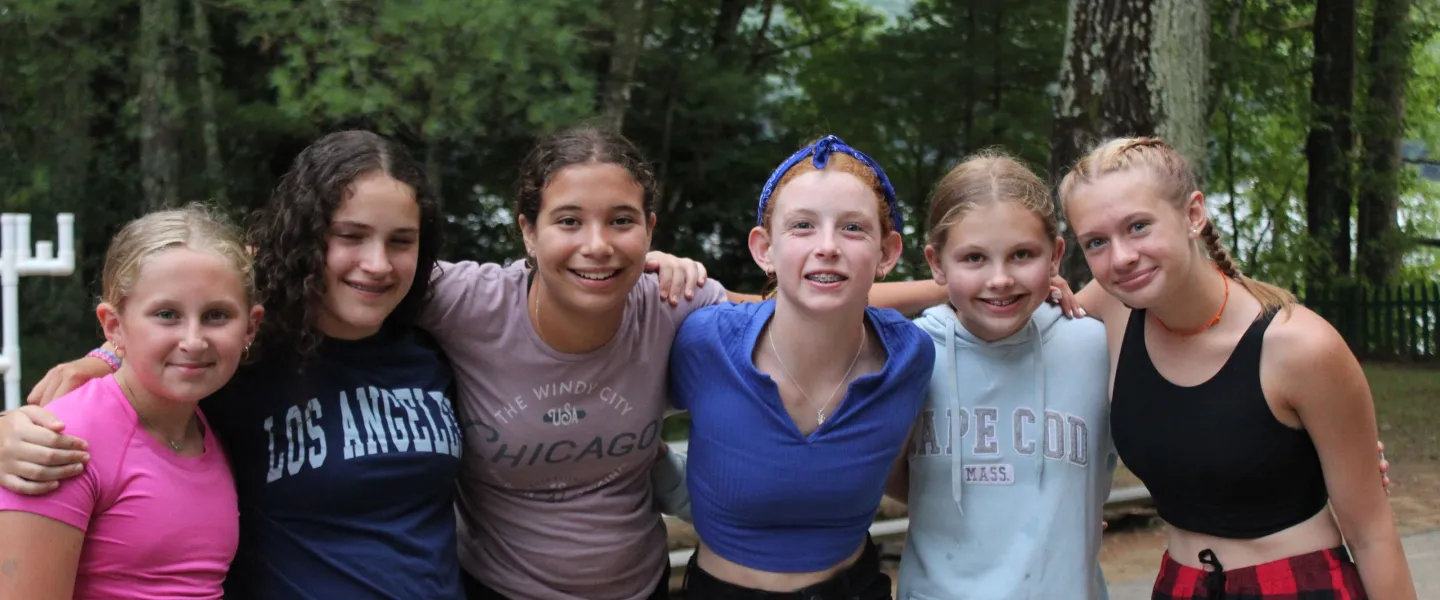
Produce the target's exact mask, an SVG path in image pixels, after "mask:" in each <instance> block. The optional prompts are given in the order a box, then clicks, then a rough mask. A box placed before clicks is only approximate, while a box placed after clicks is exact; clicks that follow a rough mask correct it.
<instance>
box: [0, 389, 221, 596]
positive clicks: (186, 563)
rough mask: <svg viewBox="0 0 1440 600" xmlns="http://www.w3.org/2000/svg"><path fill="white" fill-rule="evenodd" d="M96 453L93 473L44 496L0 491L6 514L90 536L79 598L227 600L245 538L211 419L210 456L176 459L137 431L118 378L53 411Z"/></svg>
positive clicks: (73, 395) (76, 394) (78, 393)
mask: <svg viewBox="0 0 1440 600" xmlns="http://www.w3.org/2000/svg"><path fill="white" fill-rule="evenodd" d="M45 408H47V409H49V410H50V411H51V412H53V413H55V415H56V416H58V417H59V418H60V420H61V421H63V422H64V423H65V433H67V434H70V435H74V436H76V437H79V438H81V439H84V440H86V441H87V442H89V444H90V464H89V465H88V466H87V467H86V468H85V471H84V473H83V474H81V475H79V476H76V477H72V478H70V479H66V480H64V481H63V482H61V484H60V488H59V489H58V490H56V491H54V492H52V493H50V494H46V495H44V496H21V495H18V494H15V493H13V492H10V491H9V490H5V489H3V488H0V510H18V511H23V512H28V513H32V514H37V515H42V516H46V517H50V518H52V519H55V520H57V521H60V522H62V523H66V524H68V525H72V526H74V527H76V528H79V529H80V530H81V531H84V532H85V546H84V548H82V549H81V551H80V564H79V568H78V569H77V571H76V574H75V596H74V597H75V598H220V597H221V593H222V590H221V584H222V583H223V582H224V581H225V571H226V570H227V569H229V568H230V560H231V559H232V558H234V556H235V546H236V544H237V543H239V538H240V513H239V508H238V507H237V506H236V503H235V480H234V479H233V478H232V477H231V474H230V464H229V463H228V462H227V461H226V460H225V454H224V451H223V450H221V448H220V444H219V443H218V442H217V441H216V440H215V436H214V435H211V434H210V425H209V423H208V422H206V421H205V415H204V414H201V413H200V412H199V410H198V409H197V410H196V414H199V415H200V423H201V425H202V427H203V428H204V430H205V454H203V455H201V456H194V457H187V456H179V455H176V454H175V453H174V452H171V451H170V449H169V448H167V447H165V446H164V445H163V444H161V442H160V441H159V440H156V439H155V438H154V437H153V436H151V435H150V434H149V433H146V432H145V430H144V429H143V428H141V427H140V422H139V418H138V416H137V415H136V414H135V409H134V408H133V407H132V406H130V402H129V401H128V400H126V399H125V395H124V393H122V392H121V391H120V386H119V384H117V383H116V382H115V377H114V376H113V375H112V376H108V377H105V378H102V379H95V380H91V381H90V382H89V383H86V384H85V385H83V386H80V387H79V388H78V389H76V390H75V391H73V392H70V393H69V394H66V395H65V396H63V397H61V398H60V399H58V400H56V401H54V402H52V403H50V404H48V405H46V407H45Z"/></svg>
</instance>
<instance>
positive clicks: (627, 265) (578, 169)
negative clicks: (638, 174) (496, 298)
mask: <svg viewBox="0 0 1440 600" xmlns="http://www.w3.org/2000/svg"><path fill="white" fill-rule="evenodd" d="M654 226H655V216H654V215H653V214H649V215H647V214H646V212H645V190H644V188H642V187H641V186H640V184H639V183H638V182H636V180H635V177H634V176H632V175H631V173H630V171H628V170H627V169H626V168H625V167H623V166H621V165H618V164H613V163H600V162H592V163H582V164H574V165H570V166H567V167H564V168H562V169H560V170H559V171H558V172H556V173H555V174H554V175H553V176H552V177H551V178H550V180H549V183H548V184H547V185H546V186H545V187H544V189H543V190H542V191H541V196H540V207H539V211H538V214H537V215H536V218H535V221H534V222H531V221H530V219H528V218H527V217H525V216H524V215H522V216H521V217H520V228H521V231H522V232H523V233H524V236H525V247H526V250H527V252H528V253H529V254H530V256H531V257H533V259H534V265H535V273H536V277H538V278H539V279H540V285H539V286H538V287H537V293H538V294H540V297H539V298H538V301H539V302H540V303H541V304H542V305H544V306H545V307H546V309H547V310H548V309H549V305H551V304H553V305H555V306H557V307H558V308H559V309H560V310H565V311H575V312H578V313H580V314H593V315H597V316H598V315H613V314H614V313H615V312H616V311H623V310H624V309H625V302H626V300H627V299H628V298H629V294H630V290H631V289H632V288H634V287H635V284H636V282H637V281H639V279H640V275H641V274H642V273H643V272H644V267H645V253H647V252H649V251H650V233H651V230H652V229H653V228H654Z"/></svg>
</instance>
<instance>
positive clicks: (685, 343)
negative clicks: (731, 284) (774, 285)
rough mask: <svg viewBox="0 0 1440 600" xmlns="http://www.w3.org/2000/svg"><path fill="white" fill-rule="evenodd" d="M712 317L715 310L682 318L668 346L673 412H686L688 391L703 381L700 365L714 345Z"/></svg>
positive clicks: (688, 399)
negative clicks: (673, 340)
mask: <svg viewBox="0 0 1440 600" xmlns="http://www.w3.org/2000/svg"><path fill="white" fill-rule="evenodd" d="M722 289H723V288H722ZM696 299H697V300H698V299H699V296H698V295H697V296H696ZM717 310H718V309H717ZM715 315H716V310H702V311H699V312H697V313H696V314H694V315H693V316H691V317H690V318H688V319H685V321H684V322H682V323H681V324H680V328H679V330H678V331H676V332H675V343H674V344H672V345H671V346H670V378H669V379H670V405H671V406H673V407H675V408H676V409H679V410H690V402H689V401H690V393H691V389H692V387H693V386H694V385H696V382H698V381H702V380H703V379H704V375H703V374H702V373H701V370H702V368H703V366H702V365H703V364H704V363H705V356H707V355H708V354H710V352H711V346H712V344H714V343H715V340H714V339H713V337H714V334H715V328H714V320H715V319H714V316H715Z"/></svg>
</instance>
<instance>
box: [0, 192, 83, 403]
mask: <svg viewBox="0 0 1440 600" xmlns="http://www.w3.org/2000/svg"><path fill="white" fill-rule="evenodd" d="M55 225H56V237H57V238H59V242H60V243H59V254H58V255H57V254H56V252H55V251H56V247H55V244H52V243H51V242H36V244H35V253H34V254H33V255H32V254H31V253H30V215H25V214H13V213H5V214H3V215H0V329H3V332H0V371H3V372H4V373H5V410H10V409H12V408H16V407H19V406H20V398H21V397H20V306H19V288H20V278H21V277H23V276H25V275H51V276H60V275H69V274H71V273H74V272H75V215H73V214H71V213H60V214H58V215H56V216H55Z"/></svg>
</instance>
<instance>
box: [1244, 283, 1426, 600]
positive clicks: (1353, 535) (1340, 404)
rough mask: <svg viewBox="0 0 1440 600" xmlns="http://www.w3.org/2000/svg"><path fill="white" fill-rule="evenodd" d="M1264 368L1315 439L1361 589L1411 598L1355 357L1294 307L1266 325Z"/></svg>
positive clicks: (1371, 410)
mask: <svg viewBox="0 0 1440 600" xmlns="http://www.w3.org/2000/svg"><path fill="white" fill-rule="evenodd" d="M1272 353H1273V354H1272ZM1272 357H1273V358H1272ZM1266 363H1268V365H1267V364H1266ZM1267 366H1271V367H1273V368H1274V369H1275V371H1274V373H1273V376H1274V377H1275V378H1276V379H1273V381H1277V382H1278V383H1279V386H1280V389H1281V390H1283V391H1282V392H1281V393H1282V396H1281V397H1282V398H1283V399H1284V401H1285V403H1286V404H1287V405H1288V406H1289V407H1290V408H1292V409H1293V410H1294V411H1295V413H1296V414H1297V415H1299V417H1300V422H1301V424H1302V426H1303V427H1304V428H1305V430H1306V431H1307V432H1308V433H1309V435H1310V438H1311V439H1312V440H1313V441H1314V443H1315V449H1316V451H1317V453H1318V454H1319V456H1320V464H1321V468H1322V469H1323V470H1324V473H1325V487H1326V490H1327V492H1328V493H1329V495H1330V501H1331V504H1332V506H1333V508H1334V511H1335V516H1336V519H1337V520H1338V521H1339V524H1340V529H1341V532H1342V534H1343V535H1344V537H1345V541H1346V544H1347V545H1348V546H1349V547H1350V550H1351V552H1352V553H1353V554H1354V555H1355V563H1356V566H1357V567H1358V569H1359V571H1360V578H1361V581H1362V582H1363V583H1364V586H1365V590H1366V592H1367V593H1368V594H1369V596H1370V597H1372V598H1414V597H1415V589H1414V584H1413V582H1412V580H1411V577H1410V569H1409V566H1408V565H1407V563H1406V560H1405V553H1404V550H1403V549H1402V548H1401V545H1400V536H1399V533H1398V532H1397V531H1396V528H1395V519H1394V516H1393V515H1392V513H1391V510H1390V503H1389V501H1388V499H1387V498H1386V496H1385V492H1384V490H1383V489H1382V488H1381V486H1380V485H1379V482H1378V481H1376V480H1375V477H1376V474H1375V447H1376V441H1377V436H1378V432H1377V428H1376V423H1375V404H1374V401H1373V399H1372V398H1371V395H1370V386H1369V383H1368V382H1367V381H1366V379H1365V372H1364V371H1363V370H1362V369H1361V368H1360V363H1359V361H1357V360H1356V359H1355V356H1354V355H1353V354H1352V353H1351V352H1350V349H1349V347H1348V346H1347V345H1346V344H1345V340H1344V339H1343V338H1341V337H1340V334H1339V333H1337V332H1336V331H1335V329H1334V328H1333V327H1331V326H1330V324H1329V323H1328V322H1326V321H1325V320H1324V319H1323V318H1321V317H1320V316H1319V315H1316V314H1315V313H1313V312H1311V311H1310V310H1309V309H1306V308H1304V307H1299V306H1297V307H1295V308H1293V309H1292V310H1291V311H1290V314H1289V315H1283V314H1282V315H1281V316H1278V317H1277V318H1276V322H1275V323H1272V324H1271V327H1270V329H1269V330H1268V331H1267V333H1266V336H1265V351H1264V357H1263V358H1262V369H1265V368H1266V367H1267ZM1262 373H1263V374H1264V375H1263V376H1264V378H1265V379H1266V380H1272V379H1271V374H1269V373H1265V372H1264V371H1263V370H1262Z"/></svg>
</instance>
